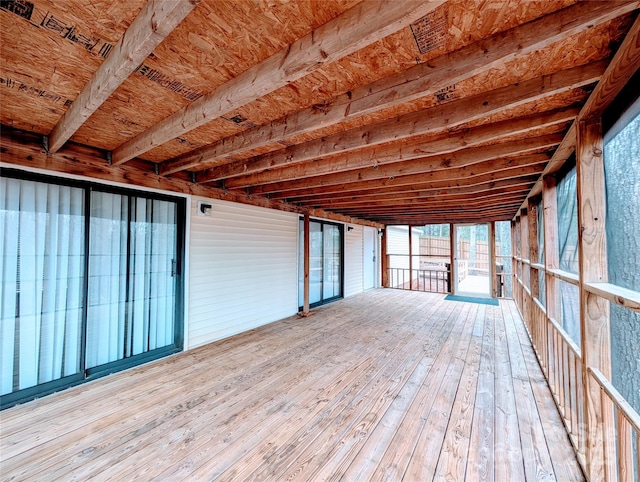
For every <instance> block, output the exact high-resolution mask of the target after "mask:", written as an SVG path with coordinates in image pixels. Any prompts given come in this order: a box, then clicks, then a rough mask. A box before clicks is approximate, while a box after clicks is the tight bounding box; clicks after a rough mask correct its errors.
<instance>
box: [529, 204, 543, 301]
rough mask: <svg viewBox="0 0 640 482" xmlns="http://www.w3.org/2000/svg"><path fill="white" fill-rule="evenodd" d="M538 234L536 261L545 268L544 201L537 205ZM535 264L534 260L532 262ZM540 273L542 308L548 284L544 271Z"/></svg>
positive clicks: (539, 295)
mask: <svg viewBox="0 0 640 482" xmlns="http://www.w3.org/2000/svg"><path fill="white" fill-rule="evenodd" d="M536 212H537V215H538V217H537V219H536V223H537V234H538V259H536V260H535V262H536V263H538V264H541V265H543V266H544V206H543V205H542V199H540V201H538V204H537V209H536ZM531 261H532V262H534V261H533V260H531ZM536 271H537V273H538V286H539V287H540V292H539V294H538V301H540V303H541V304H542V306H545V305H546V298H547V296H546V283H545V279H544V276H545V275H544V271H543V270H536Z"/></svg>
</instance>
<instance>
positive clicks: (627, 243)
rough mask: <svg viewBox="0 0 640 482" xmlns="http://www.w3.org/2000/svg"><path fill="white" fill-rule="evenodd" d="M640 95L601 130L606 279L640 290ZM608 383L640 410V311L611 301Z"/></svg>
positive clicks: (624, 286)
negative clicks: (604, 191)
mask: <svg viewBox="0 0 640 482" xmlns="http://www.w3.org/2000/svg"><path fill="white" fill-rule="evenodd" d="M639 153H640V99H639V100H636V102H635V104H633V105H632V106H631V108H629V109H627V110H626V112H625V114H624V115H623V116H621V117H620V120H619V121H618V122H617V123H616V124H615V125H614V126H613V127H612V128H611V129H609V131H608V133H607V134H606V135H605V144H604V168H605V187H606V199H607V216H606V231H607V265H608V275H609V282H610V283H612V284H615V285H618V286H621V287H623V288H627V289H630V290H633V291H638V292H640V220H639V218H638V212H640V155H639ZM610 317H611V318H610V320H611V321H610V322H611V364H612V382H613V384H614V386H615V387H616V388H617V389H618V390H619V391H620V392H621V393H622V395H623V396H624V397H625V398H626V399H627V401H628V402H629V403H630V404H631V405H632V406H633V407H634V408H635V410H636V411H639V412H640V331H639V328H638V327H640V313H637V312H633V311H631V310H630V309H627V308H624V307H623V306H620V305H617V304H615V303H611V314H610Z"/></svg>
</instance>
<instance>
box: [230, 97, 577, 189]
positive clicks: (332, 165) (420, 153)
mask: <svg viewBox="0 0 640 482" xmlns="http://www.w3.org/2000/svg"><path fill="white" fill-rule="evenodd" d="M577 114H578V109H577V108H575V107H570V108H566V109H558V110H554V111H551V112H545V113H542V114H536V115H531V116H525V117H522V118H519V119H509V120H505V121H501V122H496V123H492V124H485V125H482V126H479V127H472V128H463V129H459V130H453V131H449V132H447V133H445V134H439V135H438V136H437V137H434V138H429V139H418V140H415V141H414V140H412V139H410V140H408V141H401V142H394V143H391V144H385V145H382V146H377V147H373V148H366V149H362V150H360V151H358V152H355V153H354V152H349V153H343V154H339V155H336V156H330V157H327V158H324V159H321V160H320V159H314V160H313V161H312V162H303V163H299V164H295V165H292V166H286V167H282V168H273V169H269V170H268V171H261V172H257V173H254V174H249V175H246V176H238V177H235V178H232V179H229V180H227V181H225V183H226V185H227V187H228V188H229V189H233V188H242V187H247V186H255V185H258V184H269V183H271V182H283V181H286V180H291V179H302V178H306V177H313V176H322V175H327V174H335V173H338V172H344V171H351V170H355V169H366V168H374V169H377V168H379V167H380V166H382V165H387V164H395V163H400V162H403V163H405V162H408V161H411V160H414V159H422V160H423V161H425V160H426V158H427V157H428V156H436V155H439V156H445V155H446V154H449V153H453V152H457V151H460V150H462V149H469V148H471V147H474V146H477V145H480V144H484V143H489V142H498V141H500V140H501V139H504V138H508V137H511V136H514V135H518V134H520V135H529V136H531V137H535V136H536V135H537V133H538V132H539V131H540V130H543V129H545V128H547V129H545V131H549V130H550V129H549V128H554V127H555V129H554V130H555V131H556V132H558V131H559V130H561V129H562V130H564V124H566V123H567V122H571V121H573V119H575V117H576V115H577ZM547 133H548V134H551V132H547ZM485 148H486V146H485ZM397 165H400V164H397ZM403 165H405V164H403Z"/></svg>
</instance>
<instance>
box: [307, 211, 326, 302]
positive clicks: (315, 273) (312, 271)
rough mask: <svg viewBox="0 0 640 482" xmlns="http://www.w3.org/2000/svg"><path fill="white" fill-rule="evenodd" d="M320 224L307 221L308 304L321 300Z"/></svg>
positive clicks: (321, 244) (321, 256)
mask: <svg viewBox="0 0 640 482" xmlns="http://www.w3.org/2000/svg"><path fill="white" fill-rule="evenodd" d="M323 248H324V243H323V239H322V224H320V223H317V222H314V221H311V222H310V223H309V261H310V264H309V304H313V303H318V302H320V301H322V280H323V263H322V259H323V252H324V249H323Z"/></svg>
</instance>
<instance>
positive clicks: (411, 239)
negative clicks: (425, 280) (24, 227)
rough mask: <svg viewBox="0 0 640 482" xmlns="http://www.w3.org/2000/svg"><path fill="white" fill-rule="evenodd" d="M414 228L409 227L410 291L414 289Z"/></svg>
mask: <svg viewBox="0 0 640 482" xmlns="http://www.w3.org/2000/svg"><path fill="white" fill-rule="evenodd" d="M412 234H413V227H412V226H411V225H409V289H410V290H412V289H413V236H412Z"/></svg>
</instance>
